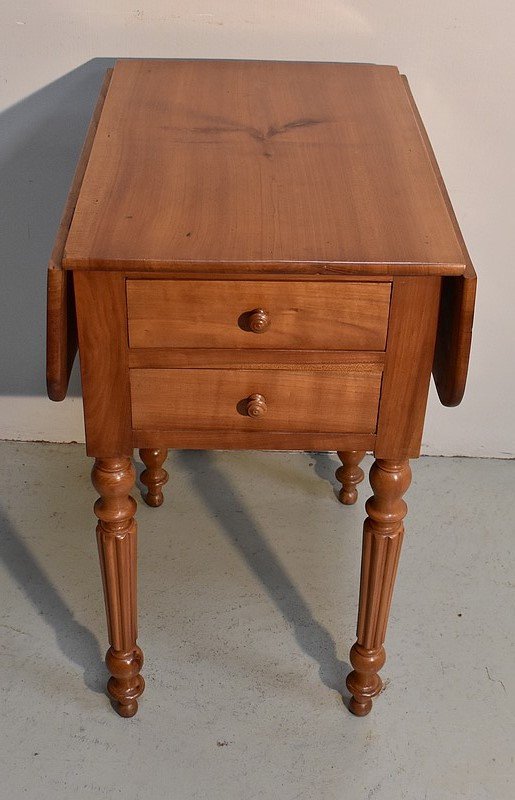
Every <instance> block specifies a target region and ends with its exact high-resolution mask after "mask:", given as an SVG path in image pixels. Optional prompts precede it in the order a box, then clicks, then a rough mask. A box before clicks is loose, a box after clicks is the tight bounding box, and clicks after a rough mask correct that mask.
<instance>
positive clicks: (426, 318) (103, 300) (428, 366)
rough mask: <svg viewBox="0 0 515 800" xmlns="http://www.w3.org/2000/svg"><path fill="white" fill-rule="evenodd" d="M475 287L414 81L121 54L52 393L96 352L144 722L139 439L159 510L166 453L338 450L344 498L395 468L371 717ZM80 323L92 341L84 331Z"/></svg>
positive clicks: (83, 210) (379, 587)
mask: <svg viewBox="0 0 515 800" xmlns="http://www.w3.org/2000/svg"><path fill="white" fill-rule="evenodd" d="M475 287H476V277H475V273H474V269H473V267H472V264H471V262H470V259H469V256H468V254H467V251H466V248H465V245H464V242H463V239H462V237H461V234H460V231H459V229H458V225H457V223H456V219H455V216H454V213H453V211H452V207H451V204H450V202H449V199H448V196H447V193H446V191H445V187H444V185H443V182H442V178H441V176H440V173H439V171H438V167H437V164H436V161H435V158H434V155H433V152H432V150H431V146H430V143H429V140H428V138H427V135H426V133H425V131H424V128H423V125H422V123H421V120H420V117H419V115H418V113H417V110H416V107H415V104H414V102H413V99H412V96H411V94H410V91H409V88H408V84H407V81H406V79H405V78H404V77H403V76H401V75H400V74H399V72H398V70H397V69H396V68H395V67H390V66H373V65H357V64H330V63H303V62H296V63H295V62H258V61H154V60H152V61H150V60H141V61H119V62H118V63H117V64H116V66H115V68H114V70H113V71H110V72H109V73H108V75H107V76H106V80H105V83H104V86H103V88H102V92H101V95H100V99H99V102H98V105H97V108H96V110H95V113H94V116H93V120H92V123H91V126H90V129H89V132H88V135H87V139H86V143H85V146H84V150H83V153H82V155H81V158H80V161H79V165H78V168H77V173H76V176H75V179H74V182H73V185H72V188H71V192H70V195H69V198H68V202H67V206H66V209H65V212H64V215H63V219H62V222H61V225H60V228H59V232H58V236H57V241H56V245H55V248H54V252H53V255H52V259H51V263H50V268H49V272H48V362H47V374H48V393H49V396H50V397H51V398H52V399H53V400H61V399H63V397H64V396H65V394H66V389H67V385H68V378H69V374H70V369H71V365H72V363H73V359H74V356H75V352H76V349H77V338H78V348H79V351H80V363H81V373H82V387H83V397H84V415H85V424H86V440H87V452H88V454H89V455H90V456H93V457H94V458H95V465H94V467H93V484H94V486H95V487H96V489H97V491H98V493H99V495H100V497H99V499H98V500H97V502H96V504H95V513H96V516H97V517H98V527H97V538H98V547H99V553H100V562H101V568H102V576H103V585H104V595H105V604H106V610H107V622H108V630H109V642H110V645H111V646H110V648H109V650H108V653H107V659H106V660H107V665H108V668H109V670H110V672H111V675H112V677H111V678H110V680H109V683H108V692H109V694H110V696H111V698H112V699H113V701H114V703H115V707H116V709H117V711H118V713H119V714H121V715H122V716H125V717H130V716H132V715H133V714H135V713H136V711H137V708H138V703H137V698H138V697H139V696H140V695H141V693H142V691H143V687H144V682H143V678H142V677H141V674H140V670H141V666H142V663H143V654H142V652H141V649H140V648H139V647H138V645H137V642H136V636H137V631H136V523H135V521H134V512H135V509H136V503H135V501H134V500H133V499H132V497H131V496H130V492H131V490H132V488H133V485H134V480H135V474H134V467H133V465H132V453H133V449H134V448H140V454H141V457H142V459H143V461H144V463H145V465H146V470H145V472H144V473H143V475H142V481H143V483H144V484H145V485H146V486H147V487H148V494H147V495H146V501H147V503H149V505H152V506H159V505H161V503H162V501H163V493H162V489H163V486H164V484H165V483H166V480H167V473H166V471H165V470H164V468H163V463H164V461H165V458H166V452H167V448H202V449H210V448H220V449H225V448H244V449H247V448H248V449H265V450H266V449H273V450H335V449H336V450H338V454H339V456H340V458H341V460H342V462H343V464H342V466H341V467H340V468H339V470H338V472H337V476H338V478H339V480H340V481H341V483H342V491H341V494H340V499H341V501H342V502H343V503H347V504H349V503H354V502H355V501H356V497H357V490H356V486H357V485H358V483H359V482H360V481H361V480H362V478H363V472H362V471H361V469H360V467H359V463H360V461H361V459H362V457H363V455H364V453H365V452H366V451H372V452H373V453H374V454H375V458H376V461H375V463H374V465H373V467H372V469H371V473H370V481H371V484H372V489H373V495H372V497H371V498H370V499H369V500H368V501H367V504H366V510H367V514H368V516H367V519H366V520H365V526H364V537H363V557H362V568H361V590H360V599H359V614H358V630H357V641H356V643H355V644H354V646H353V647H352V650H351V655H350V658H351V662H352V666H353V671H352V672H351V673H350V675H349V676H348V678H347V686H348V688H349V690H350V692H351V694H352V695H353V697H352V700H351V703H350V709H351V711H352V712H353V713H354V714H358V715H364V714H367V713H368V712H369V711H370V709H371V706H372V698H373V697H374V696H376V695H377V694H378V693H379V691H380V689H381V680H380V678H379V675H378V672H379V670H380V669H381V667H382V666H383V664H384V661H385V651H384V648H383V642H384V638H385V631H386V625H387V619H388V613H389V608H390V601H391V597H392V591H393V585H394V580H395V573H396V570H397V562H398V559H399V553H400V547H401V542H402V537H403V532H404V527H403V519H404V516H405V514H406V504H405V502H404V500H403V495H404V493H405V491H406V490H407V488H408V486H409V483H410V467H409V459H410V458H416V457H417V456H418V455H419V453H420V442H421V436H422V428H423V422H424V415H425V408H426V401H427V394H428V387H429V380H430V375H431V371H432V372H433V375H434V378H435V382H436V386H437V389H438V393H439V396H440V399H441V401H442V403H444V404H445V405H456V404H458V403H459V402H460V400H461V397H462V394H463V391H464V385H465V377H466V372H467V364H468V358H469V348H470V338H471V329H472V317H473V308H474V298H475ZM77 332H78V336H77Z"/></svg>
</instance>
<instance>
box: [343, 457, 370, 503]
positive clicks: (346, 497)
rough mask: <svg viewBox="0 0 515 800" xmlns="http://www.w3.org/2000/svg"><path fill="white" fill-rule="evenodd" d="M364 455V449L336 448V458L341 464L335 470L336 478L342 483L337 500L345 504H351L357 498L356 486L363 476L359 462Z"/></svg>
mask: <svg viewBox="0 0 515 800" xmlns="http://www.w3.org/2000/svg"><path fill="white" fill-rule="evenodd" d="M364 457H365V451H364V450H338V458H339V459H340V461H341V462H342V464H343V466H341V467H338V469H337V470H336V479H337V480H339V481H340V483H341V484H342V488H341V489H340V493H339V495H338V500H339V501H340V503H343V504H344V505H346V506H352V505H353V504H354V503H355V502H356V500H357V499H358V490H357V489H356V486H357V485H358V483H361V481H362V480H363V478H364V477H365V475H364V473H363V470H362V469H361V467H360V466H359V464H360V462H361V461H362V460H363V458H364Z"/></svg>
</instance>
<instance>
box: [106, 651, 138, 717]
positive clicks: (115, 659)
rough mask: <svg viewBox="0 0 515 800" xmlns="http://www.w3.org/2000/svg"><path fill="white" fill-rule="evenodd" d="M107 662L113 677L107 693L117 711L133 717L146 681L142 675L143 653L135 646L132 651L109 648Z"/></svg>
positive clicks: (109, 682)
mask: <svg viewBox="0 0 515 800" xmlns="http://www.w3.org/2000/svg"><path fill="white" fill-rule="evenodd" d="M106 664H107V668H108V670H109V672H110V673H111V678H109V680H108V682H107V693H108V694H109V697H110V698H111V700H112V701H113V707H114V709H115V711H116V712H117V713H118V714H119V715H120V716H121V717H133V716H134V714H135V713H136V712H137V710H138V700H137V698H138V697H139V696H140V695H141V694H143V690H144V688H145V681H144V679H143V676H142V675H140V674H139V673H140V670H141V667H142V666H143V653H142V651H141V649H140V648H139V647H137V646H136V647H135V648H134V650H133V651H132V652H131V653H118V652H116V650H113V648H112V647H110V648H109V650H108V651H107V654H106Z"/></svg>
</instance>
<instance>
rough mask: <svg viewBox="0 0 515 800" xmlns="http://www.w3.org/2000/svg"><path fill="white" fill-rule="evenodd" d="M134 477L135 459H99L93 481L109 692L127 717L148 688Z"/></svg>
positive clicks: (117, 708) (133, 710) (132, 713)
mask: <svg viewBox="0 0 515 800" xmlns="http://www.w3.org/2000/svg"><path fill="white" fill-rule="evenodd" d="M135 477H136V476H135V471H134V466H133V464H132V460H131V459H130V458H126V457H125V458H97V459H96V460H95V465H94V467H93V471H92V481H93V486H94V487H95V489H96V490H97V491H98V493H99V494H100V497H99V499H98V500H97V502H96V503H95V514H96V515H97V517H98V525H97V541H98V552H99V555H100V567H101V570H102V582H103V585H104V599H105V606H106V613H107V627H108V633H109V643H110V645H111V647H110V648H109V650H108V651H107V655H106V664H107V668H108V670H109V672H110V673H111V676H112V677H111V678H110V679H109V681H108V684H107V691H108V693H109V695H110V697H111V698H112V700H113V701H114V706H115V709H116V711H117V712H118V714H120V716H122V717H132V716H134V714H135V713H136V711H137V710H138V702H137V698H138V697H139V696H140V695H141V694H142V692H143V689H144V688H145V682H144V680H143V678H142V676H141V675H140V674H139V673H140V670H141V666H142V664H143V653H142V651H141V650H140V648H139V647H138V645H137V644H136V637H137V605H136V568H137V565H136V521H135V520H134V512H135V510H136V503H135V501H134V500H133V498H132V497H131V496H130V495H129V492H130V491H131V489H132V487H133V486H134V481H135Z"/></svg>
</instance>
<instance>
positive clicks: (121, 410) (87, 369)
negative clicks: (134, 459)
mask: <svg viewBox="0 0 515 800" xmlns="http://www.w3.org/2000/svg"><path fill="white" fill-rule="evenodd" d="M74 286H75V299H76V305H77V321H78V331H79V348H80V368H81V376H82V396H83V403H84V424H85V427H86V449H87V452H88V455H90V456H94V457H95V458H109V457H111V456H120V455H125V456H130V455H132V450H133V446H132V431H131V413H130V392H129V369H128V364H127V349H128V348H127V314H126V302H125V281H124V278H123V275H120V274H119V273H102V272H92V273H86V272H78V273H75V274H74Z"/></svg>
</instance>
